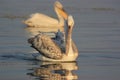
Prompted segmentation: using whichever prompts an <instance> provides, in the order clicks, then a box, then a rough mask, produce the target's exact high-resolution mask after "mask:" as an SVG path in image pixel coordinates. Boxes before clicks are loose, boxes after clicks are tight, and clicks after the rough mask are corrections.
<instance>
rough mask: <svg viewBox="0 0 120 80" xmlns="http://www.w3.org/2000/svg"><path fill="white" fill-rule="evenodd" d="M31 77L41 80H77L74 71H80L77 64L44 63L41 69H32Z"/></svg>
mask: <svg viewBox="0 0 120 80" xmlns="http://www.w3.org/2000/svg"><path fill="white" fill-rule="evenodd" d="M32 70H33V72H32V73H28V75H30V76H34V77H36V78H39V79H40V80H77V79H78V76H77V75H76V74H73V72H72V71H73V70H78V66H77V63H76V62H68V63H55V62H54V63H52V62H43V63H42V64H41V65H40V67H37V68H34V69H32Z"/></svg>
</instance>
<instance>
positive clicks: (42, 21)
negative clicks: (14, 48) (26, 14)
mask: <svg viewBox="0 0 120 80" xmlns="http://www.w3.org/2000/svg"><path fill="white" fill-rule="evenodd" d="M24 23H25V24H27V25H31V26H35V27H36V26H49V25H54V24H58V20H57V19H54V18H52V17H49V16H46V15H44V14H41V13H35V14H32V15H31V17H30V18H29V19H27V20H26V21H24ZM46 23H47V24H46Z"/></svg>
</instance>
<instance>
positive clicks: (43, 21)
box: [23, 1, 68, 28]
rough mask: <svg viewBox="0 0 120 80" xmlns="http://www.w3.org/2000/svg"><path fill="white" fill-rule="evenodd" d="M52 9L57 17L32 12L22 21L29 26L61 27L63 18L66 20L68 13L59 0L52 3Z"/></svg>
mask: <svg viewBox="0 0 120 80" xmlns="http://www.w3.org/2000/svg"><path fill="white" fill-rule="evenodd" d="M54 9H55V12H56V14H57V16H58V19H55V18H52V17H49V16H47V15H45V14H41V13H35V14H32V15H31V17H30V18H29V19H27V20H25V21H23V22H24V23H25V24H26V25H27V26H29V27H58V28H59V27H63V26H64V19H65V20H66V19H67V17H68V15H67V13H66V12H65V10H64V9H63V6H62V4H61V3H60V2H59V1H56V2H55V3H54Z"/></svg>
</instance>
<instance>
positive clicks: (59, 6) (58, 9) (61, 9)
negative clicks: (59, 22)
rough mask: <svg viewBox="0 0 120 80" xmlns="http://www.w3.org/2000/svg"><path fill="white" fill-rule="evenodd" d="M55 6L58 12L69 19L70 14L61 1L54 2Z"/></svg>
mask: <svg viewBox="0 0 120 80" xmlns="http://www.w3.org/2000/svg"><path fill="white" fill-rule="evenodd" d="M54 7H55V10H56V12H57V14H59V15H61V16H62V17H63V18H64V19H65V20H67V17H68V14H67V13H66V11H65V10H64V8H63V5H62V4H61V3H60V2H59V1H56V2H55V3H54Z"/></svg>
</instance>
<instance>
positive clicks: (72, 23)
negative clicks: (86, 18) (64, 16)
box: [67, 15, 74, 28]
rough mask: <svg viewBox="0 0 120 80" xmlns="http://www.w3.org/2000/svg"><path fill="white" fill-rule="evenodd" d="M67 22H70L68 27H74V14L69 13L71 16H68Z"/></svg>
mask: <svg viewBox="0 0 120 80" xmlns="http://www.w3.org/2000/svg"><path fill="white" fill-rule="evenodd" d="M67 24H68V27H69V28H73V26H74V19H73V16H72V15H69V16H68V21H67Z"/></svg>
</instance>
